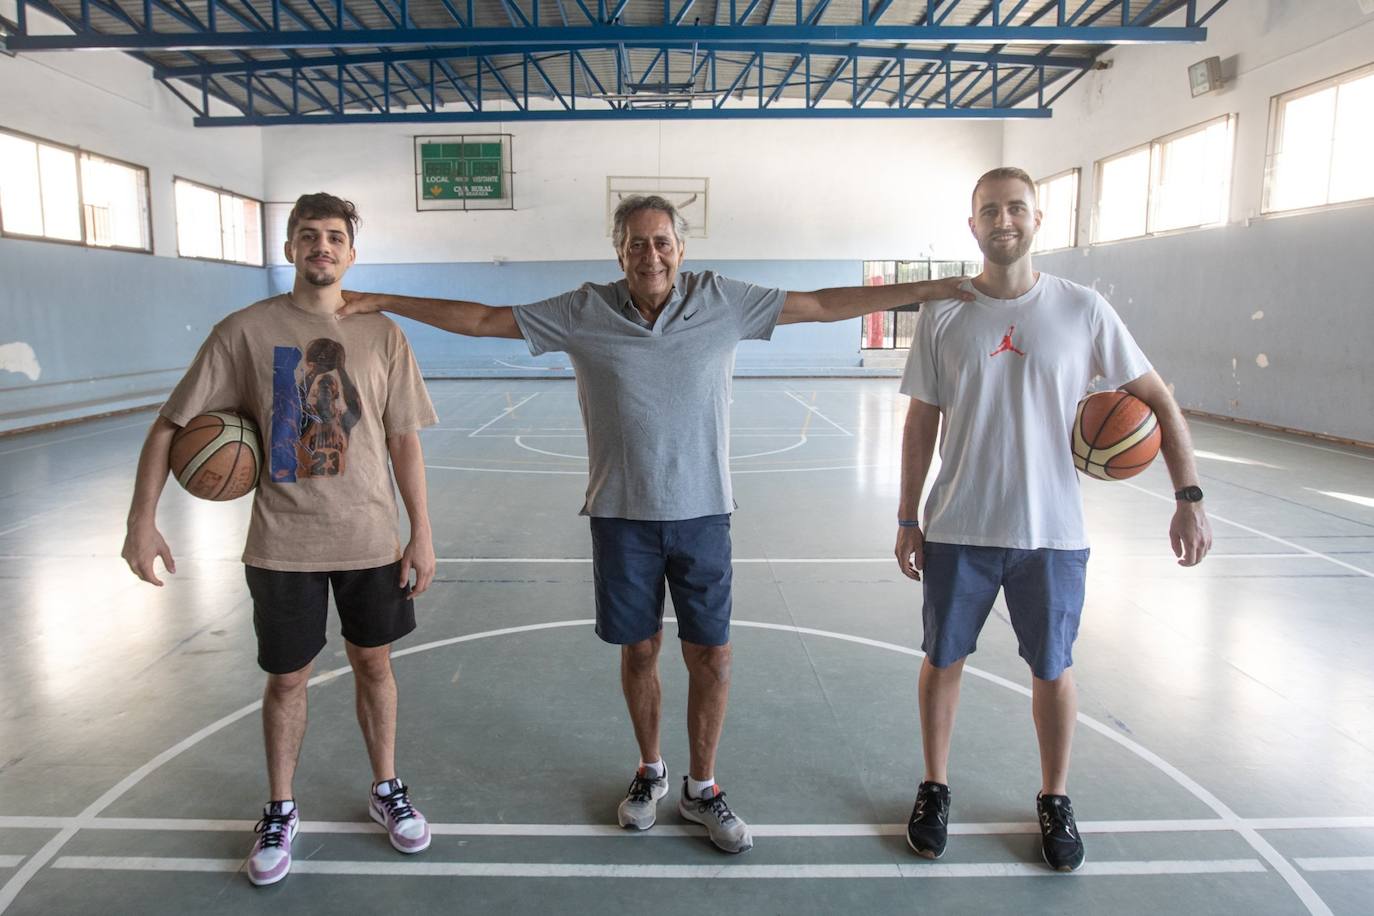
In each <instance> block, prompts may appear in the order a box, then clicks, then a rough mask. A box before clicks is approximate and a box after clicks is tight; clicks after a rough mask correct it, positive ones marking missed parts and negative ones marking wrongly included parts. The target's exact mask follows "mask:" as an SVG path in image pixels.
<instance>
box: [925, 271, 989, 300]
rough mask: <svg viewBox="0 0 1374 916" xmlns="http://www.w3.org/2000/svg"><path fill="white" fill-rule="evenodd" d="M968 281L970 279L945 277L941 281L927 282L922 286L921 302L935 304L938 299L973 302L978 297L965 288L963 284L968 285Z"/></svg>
mask: <svg viewBox="0 0 1374 916" xmlns="http://www.w3.org/2000/svg"><path fill="white" fill-rule="evenodd" d="M968 279H969V278H968V277H945V278H943V279H941V280H926V281H924V282H923V283H922V284H921V285H922V290H921V301H922V302H934V301H936V300H938V299H958V300H960V301H961V302H972V301H973V300H974V299H976V298H977V297H976V296H974V295H973V293H972V292H970V291H969V290H966V289H964V288H963V284H964V283H967V282H968ZM927 290H929V292H927Z"/></svg>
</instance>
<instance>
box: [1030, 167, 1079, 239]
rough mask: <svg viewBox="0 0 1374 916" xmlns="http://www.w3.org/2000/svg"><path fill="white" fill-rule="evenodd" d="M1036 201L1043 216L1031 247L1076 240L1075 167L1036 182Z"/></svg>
mask: <svg viewBox="0 0 1374 916" xmlns="http://www.w3.org/2000/svg"><path fill="white" fill-rule="evenodd" d="M1035 203H1036V205H1037V206H1038V207H1039V208H1040V212H1041V213H1042V214H1043V216H1044V218H1043V219H1042V220H1041V221H1040V231H1039V232H1037V233H1036V235H1035V247H1034V249H1033V250H1034V251H1054V250H1055V249H1057V248H1072V247H1074V246H1075V245H1077V244H1078V169H1069V171H1067V172H1060V173H1059V174H1058V175H1052V176H1050V177H1049V178H1046V179H1044V180H1043V181H1037V182H1036V183H1035Z"/></svg>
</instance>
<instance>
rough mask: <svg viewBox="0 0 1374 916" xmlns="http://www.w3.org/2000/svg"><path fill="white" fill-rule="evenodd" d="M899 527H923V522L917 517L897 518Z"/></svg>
mask: <svg viewBox="0 0 1374 916" xmlns="http://www.w3.org/2000/svg"><path fill="white" fill-rule="evenodd" d="M897 527H898V528H919V527H921V523H920V522H919V521H917V520H916V519H914V518H899V519H897Z"/></svg>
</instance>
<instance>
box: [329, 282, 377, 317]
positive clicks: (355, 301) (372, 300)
mask: <svg viewBox="0 0 1374 916" xmlns="http://www.w3.org/2000/svg"><path fill="white" fill-rule="evenodd" d="M341 295H342V296H343V301H344V304H343V308H341V309H339V310H338V311H337V312H335V313H334V317H335V318H347V317H348V316H349V315H366V314H367V313H368V312H380V311H381V310H382V308H383V306H385V304H386V299H387V297H386V296H384V295H382V294H381V293H355V292H353V291H352V290H349V289H346V290H343V291H342V292H341Z"/></svg>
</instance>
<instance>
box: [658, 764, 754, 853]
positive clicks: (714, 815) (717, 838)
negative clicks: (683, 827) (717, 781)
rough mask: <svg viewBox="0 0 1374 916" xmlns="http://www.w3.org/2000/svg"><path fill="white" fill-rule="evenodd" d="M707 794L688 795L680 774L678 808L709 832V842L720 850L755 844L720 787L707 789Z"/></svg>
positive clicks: (741, 850)
mask: <svg viewBox="0 0 1374 916" xmlns="http://www.w3.org/2000/svg"><path fill="white" fill-rule="evenodd" d="M707 791H708V792H710V793H711V794H710V795H706V796H703V797H701V798H691V797H690V796H688V795H687V777H686V776H684V777H682V798H680V799H678V803H677V811H678V813H679V814H681V815H682V816H683V818H685V819H686V820H689V821H691V822H692V823H694V824H700V825H701V826H703V827H705V828H706V832H707V833H708V834H710V835H711V842H712V843H715V844H716V848H717V849H720V850H722V851H723V852H731V853H736V852H744V851H746V850H748V849H752V848H753V846H754V837H753V836H752V835H751V834H750V833H749V825H748V824H746V823H745V822H744V821H743V820H742V819H741V818H740V817H739V816H737V815H736V814H735V812H733V811H731V810H730V806H729V805H727V804H726V803H725V793H724V792H722V791H721V788H720V786H712V787H711V788H710V789H708V790H707Z"/></svg>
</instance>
